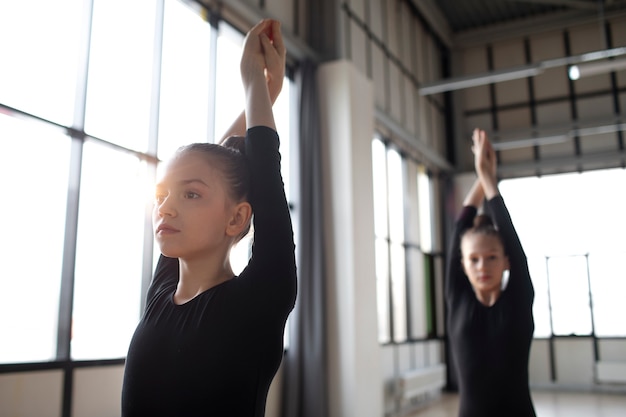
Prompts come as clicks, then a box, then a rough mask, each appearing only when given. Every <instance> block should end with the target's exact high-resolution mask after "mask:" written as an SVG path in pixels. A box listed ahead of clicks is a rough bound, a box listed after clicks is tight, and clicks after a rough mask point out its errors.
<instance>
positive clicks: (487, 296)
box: [474, 288, 501, 307]
mask: <svg viewBox="0 0 626 417" xmlns="http://www.w3.org/2000/svg"><path fill="white" fill-rule="evenodd" d="M474 294H476V298H477V299H478V301H480V303H481V304H483V305H485V306H487V307H491V306H492V305H494V304H495V303H496V301H498V298H500V294H501V290H500V289H499V288H498V289H495V290H490V291H480V290H476V289H474Z"/></svg>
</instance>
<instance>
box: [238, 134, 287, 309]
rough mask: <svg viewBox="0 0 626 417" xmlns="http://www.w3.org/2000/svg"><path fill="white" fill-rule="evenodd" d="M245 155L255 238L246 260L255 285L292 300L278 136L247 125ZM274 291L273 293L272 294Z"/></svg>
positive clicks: (285, 207)
mask: <svg viewBox="0 0 626 417" xmlns="http://www.w3.org/2000/svg"><path fill="white" fill-rule="evenodd" d="M245 153H246V158H247V159H248V163H249V166H250V174H251V180H252V182H251V195H250V204H251V205H252V210H253V213H254V214H253V222H254V223H253V225H254V242H253V246H252V257H251V259H250V262H249V263H248V269H249V270H251V272H252V273H251V274H250V278H251V279H256V280H262V282H258V283H257V284H258V285H257V286H261V285H262V286H263V287H265V288H268V287H269V288H268V289H269V290H271V291H272V292H276V291H278V292H279V293H281V294H283V296H284V297H285V299H288V300H290V302H291V304H293V302H295V293H296V261H295V244H294V239H293V229H292V224H291V215H290V213H289V205H288V204H287V199H286V197H285V188H284V183H283V179H282V176H281V172H280V160H281V157H280V153H279V138H278V134H277V133H276V131H274V130H273V129H270V128H268V127H264V126H256V127H253V128H250V129H248V132H247V134H246V150H245ZM274 295H276V294H274Z"/></svg>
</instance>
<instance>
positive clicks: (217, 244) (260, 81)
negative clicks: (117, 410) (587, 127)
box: [122, 20, 296, 417]
mask: <svg viewBox="0 0 626 417" xmlns="http://www.w3.org/2000/svg"><path fill="white" fill-rule="evenodd" d="M284 67H285V47H284V45H283V41H282V36H281V32H280V25H279V23H278V22H277V21H274V20H263V21H261V22H260V23H259V24H257V25H256V26H254V27H253V28H252V29H251V30H250V31H249V32H248V34H247V35H246V38H245V40H244V45H243V54H242V58H241V65H240V70H241V78H242V81H243V85H244V91H245V97H246V104H245V111H244V113H242V115H240V116H239V118H238V119H237V120H236V121H235V123H234V124H233V126H232V127H231V129H230V130H229V132H228V134H229V135H230V134H233V135H240V136H231V137H229V138H228V139H226V140H225V141H223V143H222V144H209V143H196V144H191V145H188V146H184V147H182V148H180V149H179V150H178V151H177V152H176V153H175V155H174V156H173V158H172V159H171V160H170V161H169V162H168V164H167V165H166V169H165V170H164V173H163V177H162V178H160V179H159V181H158V183H157V186H156V196H155V197H156V198H155V204H154V209H153V227H154V234H155V239H156V242H157V243H158V245H159V248H160V250H161V253H162V255H161V256H160V258H159V261H158V264H157V267H156V271H155V273H154V277H153V279H152V282H151V284H150V287H149V289H148V294H147V304H146V309H145V312H144V313H143V316H142V318H141V320H140V322H139V324H138V326H137V329H136V331H135V334H134V335H133V338H132V340H131V343H130V347H129V350H128V355H127V358H126V367H125V371H124V383H123V388H122V416H124V417H134V416H140V417H144V416H150V417H160V416H163V417H173V416H177V417H178V416H180V417H188V416H189V417H191V416H211V417H234V416H237V417H262V416H264V415H265V403H266V399H267V394H268V389H269V386H270V383H271V381H272V379H273V378H274V375H275V374H276V371H277V369H278V366H279V365H280V362H281V360H282V357H283V333H284V328H285V322H286V320H287V316H288V315H289V313H290V312H291V310H292V309H293V307H294V303H295V299H296V262H295V253H294V250H295V246H294V240H293V231H292V225H291V219H290V214H289V207H288V205H287V200H286V198H285V191H284V186H283V181H282V178H281V173H280V154H279V151H278V149H279V142H278V134H277V133H276V126H275V123H274V117H273V113H272V103H273V102H274V101H275V100H276V98H277V96H278V94H279V92H280V90H281V87H282V81H283V76H284ZM246 128H247V130H246ZM241 135H245V137H242V136H241ZM253 213H254V220H253V221H254V245H253V248H252V256H251V259H250V261H249V263H248V265H247V266H246V268H245V269H244V270H243V271H242V272H241V274H239V276H235V275H234V273H233V270H232V268H231V265H230V262H229V253H230V250H231V248H232V246H233V245H234V244H235V243H236V242H237V241H239V240H240V239H241V238H242V237H243V236H244V235H245V234H246V233H247V232H248V229H249V228H250V222H251V221H252V220H251V219H252V214H253Z"/></svg>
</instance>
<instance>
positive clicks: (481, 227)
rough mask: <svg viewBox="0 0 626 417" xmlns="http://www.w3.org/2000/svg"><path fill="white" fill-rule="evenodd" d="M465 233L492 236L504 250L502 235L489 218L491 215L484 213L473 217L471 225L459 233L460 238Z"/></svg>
mask: <svg viewBox="0 0 626 417" xmlns="http://www.w3.org/2000/svg"><path fill="white" fill-rule="evenodd" d="M466 235H484V236H494V237H496V238H497V239H498V240H499V241H500V243H501V244H502V247H503V248H504V250H505V252H506V246H504V240H502V236H500V233H499V232H498V229H496V227H495V225H494V224H493V220H491V217H489V216H488V215H486V214H479V215H478V216H476V217H474V221H473V223H472V227H468V228H467V229H465V230H464V231H463V233H462V234H461V240H463V238H464V237H465V236H466Z"/></svg>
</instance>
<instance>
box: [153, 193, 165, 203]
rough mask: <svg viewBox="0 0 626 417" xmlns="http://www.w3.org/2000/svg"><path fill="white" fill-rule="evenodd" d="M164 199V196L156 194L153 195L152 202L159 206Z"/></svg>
mask: <svg viewBox="0 0 626 417" xmlns="http://www.w3.org/2000/svg"><path fill="white" fill-rule="evenodd" d="M165 197H167V196H166V195H165V194H163V193H157V194H155V195H154V202H155V203H156V204H161V203H162V202H163V200H165Z"/></svg>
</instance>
